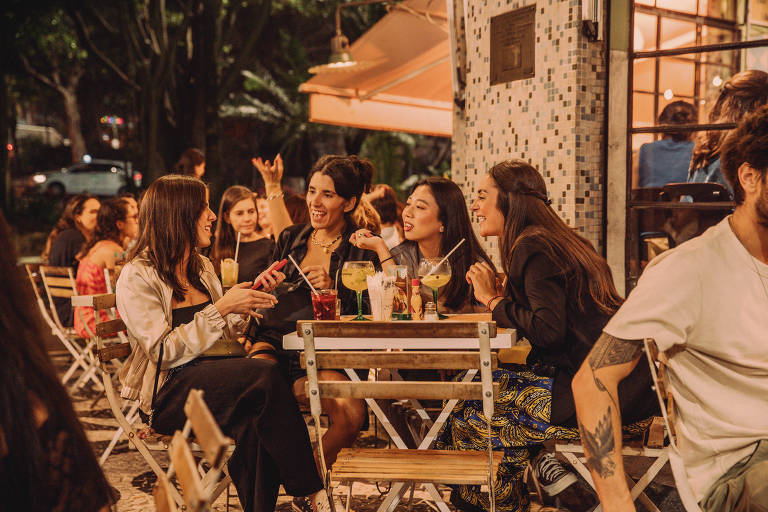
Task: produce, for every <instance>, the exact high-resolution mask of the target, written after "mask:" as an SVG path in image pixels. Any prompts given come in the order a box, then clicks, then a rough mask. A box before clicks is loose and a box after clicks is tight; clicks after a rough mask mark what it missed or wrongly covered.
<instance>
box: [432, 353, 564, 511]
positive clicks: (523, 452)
mask: <svg viewBox="0 0 768 512" xmlns="http://www.w3.org/2000/svg"><path fill="white" fill-rule="evenodd" d="M461 377H463V374H462V375H459V377H458V378H461ZM475 380H479V375H478V376H477V377H475ZM493 381H494V382H498V383H499V397H498V399H497V400H496V402H494V414H493V418H492V420H491V443H492V446H493V449H494V450H503V451H504V457H503V459H502V461H501V464H499V469H498V473H497V474H496V484H495V486H494V487H495V492H494V494H495V497H496V510H498V511H500V512H515V511H522V510H528V504H529V500H528V491H527V489H526V487H525V484H524V483H523V472H524V471H525V468H526V466H527V464H528V461H529V460H531V459H532V458H533V457H535V456H536V454H537V453H538V452H539V451H540V449H541V447H542V446H541V445H542V443H543V442H544V441H546V440H548V439H577V438H578V437H579V432H578V429H576V428H567V427H560V426H557V425H552V424H550V423H549V418H550V411H551V405H552V383H553V379H552V378H551V377H542V376H540V375H536V374H535V373H533V372H532V371H530V370H529V369H527V367H525V366H516V367H515V370H509V369H498V370H496V371H494V372H493ZM435 447H436V448H438V449H443V450H487V449H488V425H487V423H486V420H485V416H484V415H483V403H482V401H479V400H462V401H459V403H458V404H457V405H456V407H455V408H454V410H453V412H452V413H451V415H450V417H449V419H448V420H447V421H446V423H445V426H444V427H443V429H442V430H441V431H440V433H439V434H438V437H437V439H436V441H435ZM457 495H458V498H460V500H461V501H463V502H465V503H468V504H470V505H474V506H476V507H478V508H481V509H485V510H489V509H490V505H489V503H488V493H487V492H486V491H483V492H481V491H480V486H477V485H471V486H467V485H462V486H457V487H455V488H454V493H453V496H457ZM454 501H457V500H455V499H454ZM454 504H455V503H454Z"/></svg>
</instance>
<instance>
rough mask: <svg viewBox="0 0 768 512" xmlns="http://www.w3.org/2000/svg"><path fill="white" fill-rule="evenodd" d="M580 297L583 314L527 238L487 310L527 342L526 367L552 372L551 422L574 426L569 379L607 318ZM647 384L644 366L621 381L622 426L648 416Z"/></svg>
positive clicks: (539, 247) (541, 249) (651, 397)
mask: <svg viewBox="0 0 768 512" xmlns="http://www.w3.org/2000/svg"><path fill="white" fill-rule="evenodd" d="M583 293H584V294H585V295H584V297H582V302H583V303H584V304H585V306H586V311H581V310H580V309H579V307H578V297H577V296H576V290H574V289H573V287H572V286H569V284H568V282H567V280H566V279H565V278H564V277H563V276H562V275H561V273H560V271H559V269H558V268H557V267H556V265H555V264H554V263H553V262H552V260H551V259H550V258H549V256H547V254H546V253H545V252H544V246H543V244H542V243H541V242H540V241H537V240H536V239H533V238H531V239H527V240H524V241H522V242H520V243H519V244H518V246H517V247H516V248H515V252H514V254H513V256H512V261H511V265H510V274H509V275H508V276H507V287H506V290H505V298H504V299H503V300H501V301H500V302H499V304H497V305H496V307H495V308H494V310H493V319H494V320H495V321H496V323H497V324H498V325H499V326H500V327H512V328H515V329H517V334H518V336H519V337H525V338H527V339H528V341H530V343H531V353H530V354H529V355H528V361H527V362H528V365H529V366H533V367H536V366H542V365H543V366H544V367H548V368H551V369H552V370H553V371H554V384H553V387H552V411H551V422H552V423H553V424H560V425H567V426H575V425H576V412H575V411H576V409H575V405H574V403H573V393H572V392H571V381H572V380H573V376H574V375H575V373H576V371H578V369H579V367H580V366H581V363H582V362H583V361H584V359H585V358H586V356H587V354H589V351H590V350H591V349H592V345H594V343H595V341H597V339H598V338H599V337H600V335H601V333H602V331H603V327H605V324H606V323H608V320H609V319H610V316H611V315H608V314H605V313H602V312H600V311H599V310H598V308H597V306H596V305H595V303H594V301H593V300H592V298H591V296H590V295H589V291H588V290H584V291H583ZM650 385H651V378H650V371H649V369H648V365H646V364H638V365H637V366H636V368H635V369H634V371H633V372H632V376H631V377H630V378H627V379H624V380H623V381H622V383H621V385H620V386H619V397H620V400H619V403H621V404H622V421H623V423H624V424H628V423H632V422H634V421H638V420H641V419H644V418H647V417H648V416H651V415H652V414H653V413H654V411H655V410H656V399H655V397H654V395H653V392H652V390H651V387H650ZM625 406H626V410H625Z"/></svg>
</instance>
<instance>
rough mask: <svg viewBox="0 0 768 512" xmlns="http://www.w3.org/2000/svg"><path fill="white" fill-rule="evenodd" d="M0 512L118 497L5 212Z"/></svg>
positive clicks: (1, 233)
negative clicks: (49, 341)
mask: <svg viewBox="0 0 768 512" xmlns="http://www.w3.org/2000/svg"><path fill="white" fill-rule="evenodd" d="M0 245H1V246H2V247H3V251H0V275H2V276H3V293H2V294H0V408H1V409H2V411H3V413H2V414H0V482H2V484H0V510H8V511H11V510H29V511H49V510H57V511H65V512H66V511H72V512H74V511H81V512H96V511H99V512H108V511H109V510H111V508H110V506H111V505H112V504H114V503H115V501H116V497H115V496H114V494H113V491H112V490H111V489H110V486H109V483H108V482H107V479H106V478H105V477H104V474H103V473H102V470H101V468H100V467H99V464H98V462H97V461H96V457H95V456H94V454H93V448H92V447H91V445H90V443H89V442H88V439H87V437H86V435H85V432H84V431H83V427H82V425H81V424H80V421H79V420H78V417H77V414H76V413H75V410H74V408H73V407H72V402H71V401H70V399H69V396H68V395H67V391H66V390H65V389H64V386H62V384H61V380H60V377H59V376H57V374H56V371H55V369H54V367H53V364H51V360H50V359H49V357H48V354H47V353H46V350H45V341H44V340H45V339H46V338H47V337H49V336H50V334H51V333H50V331H48V332H44V331H45V329H43V328H42V326H44V325H45V322H44V321H43V319H42V318H41V317H40V314H39V312H38V308H37V307H36V306H35V299H34V296H33V295H32V289H31V288H30V284H29V281H28V280H27V279H26V278H25V277H23V276H22V272H23V270H20V268H19V267H18V266H17V264H16V251H14V250H13V242H12V240H11V233H10V229H9V228H8V225H7V224H6V222H5V217H4V216H3V214H2V212H0Z"/></svg>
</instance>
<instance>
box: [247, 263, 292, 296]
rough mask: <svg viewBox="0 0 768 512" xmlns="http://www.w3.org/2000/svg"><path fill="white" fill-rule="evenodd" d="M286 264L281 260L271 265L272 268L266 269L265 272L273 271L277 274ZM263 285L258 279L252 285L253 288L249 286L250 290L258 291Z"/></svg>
mask: <svg viewBox="0 0 768 512" xmlns="http://www.w3.org/2000/svg"><path fill="white" fill-rule="evenodd" d="M287 264H288V260H286V259H282V260H280V261H278V262H277V263H273V264H272V266H271V267H270V268H268V269H267V270H274V271H275V272H279V271H281V270H282V269H283V267H284V266H286V265H287ZM263 284H264V282H263V281H262V280H261V279H259V280H258V281H256V282H255V283H253V286H251V290H258V289H259V288H260V287H261V286H262V285H263Z"/></svg>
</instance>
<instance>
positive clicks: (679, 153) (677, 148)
mask: <svg viewBox="0 0 768 512" xmlns="http://www.w3.org/2000/svg"><path fill="white" fill-rule="evenodd" d="M697 121H698V114H697V112H696V107H694V106H693V105H691V104H690V103H688V102H687V101H673V102H672V103H670V104H669V105H667V106H666V107H664V110H662V111H661V114H660V115H659V124H662V125H672V124H679V125H684V124H695V123H696V122H697ZM692 133H693V132H690V131H679V132H671V133H666V134H664V138H662V139H661V140H657V141H655V142H649V143H648V144H643V145H642V146H640V151H639V152H638V155H637V161H638V186H640V187H663V186H664V185H666V184H667V183H682V182H685V181H686V180H687V179H688V169H689V168H690V167H691V154H692V153H693V141H692V140H691V134H692Z"/></svg>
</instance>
